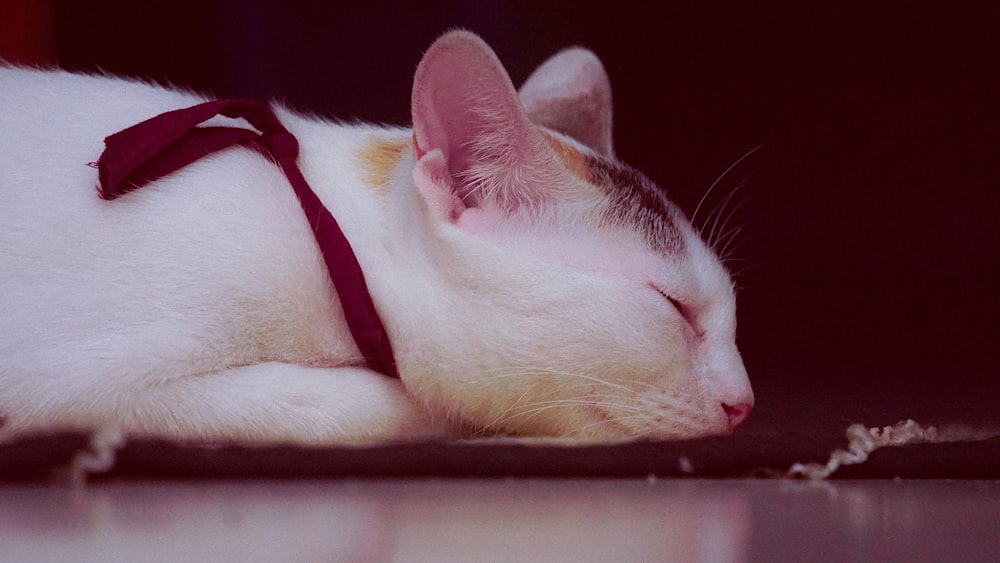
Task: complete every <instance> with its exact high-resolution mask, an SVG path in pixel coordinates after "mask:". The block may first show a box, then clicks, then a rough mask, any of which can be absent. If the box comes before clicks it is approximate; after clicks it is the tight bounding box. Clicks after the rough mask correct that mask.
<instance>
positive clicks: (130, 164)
mask: <svg viewBox="0 0 1000 563" xmlns="http://www.w3.org/2000/svg"><path fill="white" fill-rule="evenodd" d="M217 115H223V116H225V117H230V118H234V119H240V118H242V119H244V120H246V122H247V123H249V124H250V125H251V126H253V127H254V128H255V129H256V131H254V130H250V129H246V128H242V127H214V126H213V127H205V126H201V124H202V123H204V122H205V121H207V120H209V119H211V118H213V117H215V116H217ZM104 144H105V150H104V153H103V154H102V155H101V158H100V159H99V160H98V161H97V170H98V180H99V184H98V186H97V191H98V194H99V195H100V197H101V198H102V199H106V200H113V199H116V198H118V197H120V196H122V195H124V194H126V193H128V192H130V191H133V190H136V189H138V188H140V187H142V186H144V185H146V184H148V183H150V182H152V181H155V180H157V179H159V178H162V177H164V176H166V175H168V174H170V173H172V172H174V171H176V170H178V169H180V168H183V167H184V166H187V165H188V164H191V163H192V162H194V161H196V160H198V159H200V158H203V157H205V156H207V155H209V154H212V153H214V152H217V151H220V150H223V149H226V148H229V147H233V146H244V147H248V148H251V149H254V150H256V151H258V152H260V153H262V154H264V155H265V156H268V157H269V158H271V159H272V160H274V161H275V163H277V164H278V166H280V167H281V169H282V171H283V172H284V173H285V177H286V178H287V179H288V182H289V184H290V185H291V187H292V189H293V190H294V191H295V195H296V196H297V197H298V200H299V204H300V205H301V207H302V211H303V213H304V214H305V217H306V218H307V220H308V221H309V224H310V226H311V227H312V231H313V236H315V237H316V242H317V243H318V244H319V248H320V251H321V252H322V254H323V260H324V262H325V263H326V268H327V272H328V274H329V275H330V279H331V281H332V282H333V285H334V288H336V290H337V295H338V297H339V298H340V302H341V306H342V308H343V310H344V317H345V320H346V321H347V325H348V327H349V328H350V330H351V335H352V336H353V337H354V341H355V343H356V344H357V346H358V349H359V350H360V351H361V354H362V355H363V356H364V358H365V362H366V364H367V365H368V367H369V368H371V369H372V370H375V371H378V372H380V373H383V374H385V375H388V376H390V377H399V375H398V373H397V372H396V362H395V359H394V358H393V353H392V346H391V345H390V342H389V338H388V335H387V333H386V331H385V327H384V325H383V324H382V320H381V319H380V318H379V315H378V312H377V311H376V309H375V304H374V302H373V301H372V298H371V293H370V292H369V291H368V285H367V284H366V283H365V278H364V272H363V271H362V270H361V265H360V264H359V263H358V259H357V256H355V254H354V251H353V250H352V248H351V244H350V242H349V241H348V240H347V237H346V236H344V233H343V231H341V229H340V225H338V224H337V221H336V220H335V219H334V218H333V215H332V214H330V211H329V210H328V209H327V208H326V207H325V206H324V205H323V203H322V202H321V201H320V199H319V197H318V196H317V195H316V193H315V192H314V191H313V190H312V188H311V187H310V186H309V184H308V182H307V181H306V179H305V177H304V176H303V175H302V172H301V171H300V170H299V167H298V163H297V159H298V154H299V143H298V140H297V139H296V138H295V136H294V135H293V134H291V133H290V132H289V131H288V130H287V129H285V127H284V126H283V125H282V124H281V120H280V119H278V116H277V115H275V113H274V111H273V110H272V109H271V108H270V106H267V105H265V104H260V103H257V102H254V101H251V100H216V101H211V102H205V103H203V104H199V105H196V106H192V107H189V108H186V109H179V110H174V111H169V112H166V113H162V114H160V115H157V116H155V117H153V118H150V119H147V120H146V121H143V122H141V123H139V124H136V125H133V126H132V127H129V128H128V129H124V130H122V131H119V132H118V133H115V134H114V135H111V136H110V137H108V138H106V139H105V140H104ZM320 233H322V236H321V235H320Z"/></svg>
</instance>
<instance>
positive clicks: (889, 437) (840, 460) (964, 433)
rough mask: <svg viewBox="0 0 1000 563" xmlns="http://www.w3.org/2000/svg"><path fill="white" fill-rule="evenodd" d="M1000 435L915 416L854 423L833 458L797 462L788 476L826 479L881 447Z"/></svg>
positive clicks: (977, 438) (958, 440)
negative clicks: (844, 445) (869, 424)
mask: <svg viewBox="0 0 1000 563" xmlns="http://www.w3.org/2000/svg"><path fill="white" fill-rule="evenodd" d="M998 435H1000V430H998V429H989V430H986V429H977V428H971V427H967V426H960V425H953V426H945V427H943V428H940V429H939V428H937V427H934V426H923V425H920V424H918V423H917V422H916V421H914V420H902V421H900V422H897V423H896V424H893V425H892V426H885V427H883V428H881V429H880V428H878V427H872V428H869V427H867V426H865V425H864V424H852V425H851V426H849V427H848V428H847V441H848V443H847V449H846V450H835V451H834V452H833V453H832V454H830V459H829V461H827V462H826V463H825V464H822V463H796V464H794V465H792V467H791V468H790V469H789V470H788V472H787V473H786V474H785V475H786V477H793V478H795V477H801V478H805V479H811V480H820V479H826V478H827V477H829V476H830V475H832V474H833V473H834V472H835V471H837V469H839V468H840V467H841V466H843V465H854V464H857V463H864V462H865V461H866V460H867V459H868V456H869V454H871V453H872V452H873V451H875V450H877V449H879V448H885V447H895V446H905V445H910V444H925V443H930V442H963V441H978V440H986V439H988V438H992V437H994V436H998Z"/></svg>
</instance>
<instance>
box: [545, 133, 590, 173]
mask: <svg viewBox="0 0 1000 563" xmlns="http://www.w3.org/2000/svg"><path fill="white" fill-rule="evenodd" d="M541 133H542V136H543V137H545V140H546V141H548V143H549V146H550V147H552V150H554V151H556V154H557V155H558V156H559V159H560V160H562V161H563V164H564V165H565V166H566V169H567V170H569V171H570V172H571V173H572V174H573V175H574V176H576V177H577V178H580V179H581V180H583V181H585V182H590V181H591V179H592V178H593V176H592V175H591V173H590V166H589V165H588V164H587V157H586V156H585V155H584V154H583V153H581V152H580V151H578V150H576V149H575V148H573V147H572V146H570V145H569V144H567V143H565V142H563V141H562V140H561V139H559V138H557V137H555V136H553V135H551V134H549V133H547V132H545V131H541Z"/></svg>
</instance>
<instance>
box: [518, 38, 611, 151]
mask: <svg viewBox="0 0 1000 563" xmlns="http://www.w3.org/2000/svg"><path fill="white" fill-rule="evenodd" d="M521 103H522V104H524V108H525V109H526V110H527V112H528V116H529V117H530V118H531V121H533V122H534V123H537V124H538V125H543V126H545V127H548V128H550V129H554V130H556V131H559V132H560V133H563V134H565V135H568V136H570V137H572V138H574V139H576V140H577V141H579V142H581V143H583V144H585V145H587V146H588V147H590V148H591V149H593V150H594V151H596V152H598V153H600V154H602V155H604V156H607V157H613V156H614V148H613V147H612V144H611V81H610V80H608V74H607V72H605V71H604V65H602V64H601V61H600V59H598V58H597V55H595V54H594V53H592V52H590V51H588V50H587V49H583V48H580V47H574V48H570V49H566V50H564V51H562V52H560V53H558V54H556V55H554V56H552V57H551V58H550V59H549V60H547V61H545V63H543V64H542V66H540V67H538V68H537V69H535V72H533V73H532V74H531V76H529V77H528V80H527V81H525V83H524V85H523V86H521Z"/></svg>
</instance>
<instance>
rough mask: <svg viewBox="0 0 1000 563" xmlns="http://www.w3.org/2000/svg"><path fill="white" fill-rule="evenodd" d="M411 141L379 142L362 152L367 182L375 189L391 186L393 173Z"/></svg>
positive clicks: (373, 143)
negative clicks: (390, 180) (390, 181)
mask: <svg viewBox="0 0 1000 563" xmlns="http://www.w3.org/2000/svg"><path fill="white" fill-rule="evenodd" d="M408 148H410V141H409V140H405V141H384V140H377V141H374V142H372V143H370V144H369V145H368V146H366V147H365V148H364V149H362V151H361V161H362V162H363V163H364V167H365V182H367V183H368V185H369V186H371V187H373V188H379V187H383V186H388V185H389V179H390V178H391V176H392V171H393V170H394V169H395V168H396V166H398V165H399V161H400V160H401V159H402V158H403V155H404V154H405V151H406V150H407V149H408Z"/></svg>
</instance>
